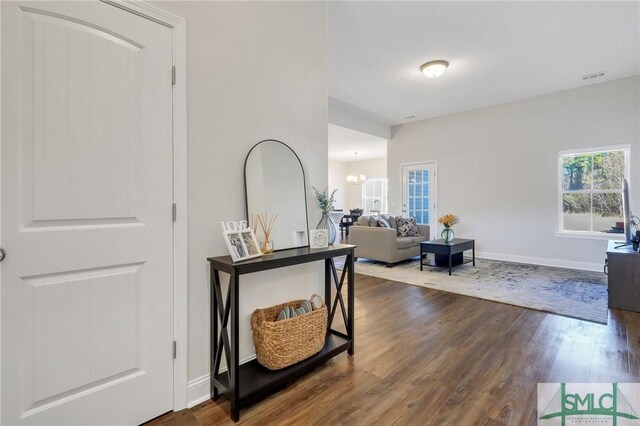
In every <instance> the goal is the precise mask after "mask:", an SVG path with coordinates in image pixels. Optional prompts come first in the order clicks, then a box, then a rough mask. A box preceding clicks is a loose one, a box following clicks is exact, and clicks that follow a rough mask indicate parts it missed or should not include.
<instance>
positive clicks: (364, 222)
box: [356, 216, 371, 226]
mask: <svg viewBox="0 0 640 426" xmlns="http://www.w3.org/2000/svg"><path fill="white" fill-rule="evenodd" d="M356 224H357V225H359V226H371V221H370V216H360V217H359V218H358V219H357V220H356Z"/></svg>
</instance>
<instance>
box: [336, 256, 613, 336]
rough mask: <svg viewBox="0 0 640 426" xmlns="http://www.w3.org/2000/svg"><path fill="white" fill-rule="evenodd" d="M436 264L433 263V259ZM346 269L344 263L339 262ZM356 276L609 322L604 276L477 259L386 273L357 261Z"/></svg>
mask: <svg viewBox="0 0 640 426" xmlns="http://www.w3.org/2000/svg"><path fill="white" fill-rule="evenodd" d="M431 261H432V262H433V259H431ZM336 266H339V267H342V264H338V263H336ZM355 272H356V273H357V274H363V275H370V276H373V277H378V278H383V279H387V280H391V281H399V282H401V283H406V284H412V285H417V286H421V287H426V288H433V289H436V290H441V291H447V292H450V293H457V294H463V295H465V296H472V297H477V298H479V299H486V300H492V301H495V302H501V303H508V304H510V305H516V306H522V307H524V308H530V309H535V310H539V311H544V312H550V313H553V314H558V315H563V316H567V317H572V318H578V319H584V320H587V321H593V322H598V323H602V324H606V323H607V313H608V300H607V277H606V275H605V274H603V273H600V272H589V271H579V270H574V269H564V268H553V267H549V266H538V265H528V264H523V263H513V262H502V261H496V260H488V259H476V266H475V267H474V266H472V265H471V264H467V265H462V266H458V267H455V268H454V269H453V272H452V274H453V275H452V276H449V274H448V269H447V268H439V267H426V266H425V268H424V271H422V272H421V271H420V262H419V260H418V258H415V259H413V260H411V261H407V262H403V263H399V264H397V265H396V266H394V267H393V268H387V267H386V266H385V265H384V264H383V263H377V262H372V261H369V260H366V259H359V260H358V261H357V262H356V268H355Z"/></svg>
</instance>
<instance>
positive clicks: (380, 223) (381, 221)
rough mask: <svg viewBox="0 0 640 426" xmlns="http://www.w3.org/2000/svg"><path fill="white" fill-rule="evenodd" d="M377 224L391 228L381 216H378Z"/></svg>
mask: <svg viewBox="0 0 640 426" xmlns="http://www.w3.org/2000/svg"><path fill="white" fill-rule="evenodd" d="M378 226H381V227H383V228H391V225H389V222H387V221H386V220H385V219H383V218H381V217H379V218H378Z"/></svg>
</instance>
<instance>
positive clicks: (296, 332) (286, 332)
mask: <svg viewBox="0 0 640 426" xmlns="http://www.w3.org/2000/svg"><path fill="white" fill-rule="evenodd" d="M300 303H302V300H293V301H291V302H287V303H283V304H281V305H277V306H272V307H270V308H265V309H256V310H255V311H254V312H253V314H251V329H252V330H253V344H254V346H255V348H256V358H257V359H258V362H259V363H260V364H262V365H263V366H265V367H267V368H268V369H270V370H279V369H281V368H285V367H288V366H290V365H293V364H295V363H296V362H300V361H302V360H303V359H307V358H309V357H310V356H311V355H314V354H316V353H318V352H320V349H322V347H323V346H324V342H325V338H326V335H327V307H326V306H325V304H324V302H323V303H322V306H321V307H320V308H317V309H314V310H313V311H311V312H309V313H306V314H304V315H300V316H298V317H295V318H289V319H286V320H280V321H276V319H277V318H278V314H279V313H280V311H281V310H282V309H284V308H285V307H287V306H292V307H294V308H297V307H298V306H300Z"/></svg>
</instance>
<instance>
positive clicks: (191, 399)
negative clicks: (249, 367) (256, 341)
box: [187, 355, 256, 408]
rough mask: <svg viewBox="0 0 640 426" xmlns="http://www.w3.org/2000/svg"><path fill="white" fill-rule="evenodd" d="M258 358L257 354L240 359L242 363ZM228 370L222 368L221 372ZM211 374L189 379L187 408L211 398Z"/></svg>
mask: <svg viewBox="0 0 640 426" xmlns="http://www.w3.org/2000/svg"><path fill="white" fill-rule="evenodd" d="M254 359H256V356H255V355H251V356H250V357H247V358H245V359H242V360H240V364H244V363H245V362H249V361H252V360H254ZM225 371H227V368H226V367H224V368H220V372H221V373H223V372H225ZM210 386H211V375H210V374H205V375H204V376H201V377H198V378H197V379H194V380H191V381H189V383H187V408H191V407H195V406H196V405H198V404H202V403H203V402H205V401H207V400H209V399H210V398H211V388H210Z"/></svg>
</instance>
